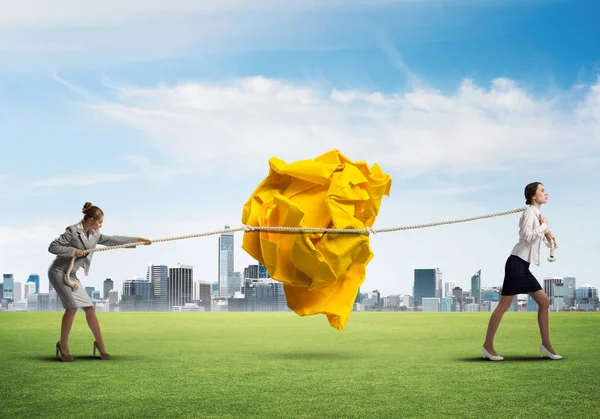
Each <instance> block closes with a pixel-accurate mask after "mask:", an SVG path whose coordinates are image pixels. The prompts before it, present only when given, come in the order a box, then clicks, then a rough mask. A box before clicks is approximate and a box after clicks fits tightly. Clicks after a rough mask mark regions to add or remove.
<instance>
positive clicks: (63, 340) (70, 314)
mask: <svg viewBox="0 0 600 419" xmlns="http://www.w3.org/2000/svg"><path fill="white" fill-rule="evenodd" d="M76 314H77V309H76V308H70V309H68V310H65V313H64V314H63V317H62V322H61V326H60V350H61V352H62V353H63V354H65V355H69V334H70V333H71V327H72V326H73V320H74V319H75V315H76Z"/></svg>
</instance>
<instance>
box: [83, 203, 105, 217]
mask: <svg viewBox="0 0 600 419" xmlns="http://www.w3.org/2000/svg"><path fill="white" fill-rule="evenodd" d="M81 212H83V219H84V220H89V219H90V218H93V219H94V220H97V219H98V218H100V217H102V216H103V215H104V212H103V211H102V210H101V209H100V208H98V207H97V206H95V205H92V203H91V202H86V203H85V204H84V205H83V209H82V210H81Z"/></svg>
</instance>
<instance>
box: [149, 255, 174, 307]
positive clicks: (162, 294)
mask: <svg viewBox="0 0 600 419" xmlns="http://www.w3.org/2000/svg"><path fill="white" fill-rule="evenodd" d="M146 279H147V280H148V281H150V282H151V283H152V300H153V305H154V311H169V268H168V267H167V265H150V266H148V271H147V272H146Z"/></svg>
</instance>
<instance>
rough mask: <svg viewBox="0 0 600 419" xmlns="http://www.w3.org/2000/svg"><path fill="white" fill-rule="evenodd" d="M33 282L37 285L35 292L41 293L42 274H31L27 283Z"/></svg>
mask: <svg viewBox="0 0 600 419" xmlns="http://www.w3.org/2000/svg"><path fill="white" fill-rule="evenodd" d="M29 283H32V284H34V285H35V291H34V292H35V293H36V294H39V293H40V276H39V275H38V274H31V275H29V278H27V284H29Z"/></svg>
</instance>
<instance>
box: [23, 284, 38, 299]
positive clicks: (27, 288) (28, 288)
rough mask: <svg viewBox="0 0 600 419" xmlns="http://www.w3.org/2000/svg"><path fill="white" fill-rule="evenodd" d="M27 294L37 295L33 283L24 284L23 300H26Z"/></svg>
mask: <svg viewBox="0 0 600 419" xmlns="http://www.w3.org/2000/svg"><path fill="white" fill-rule="evenodd" d="M29 294H38V293H37V292H35V283H33V282H27V283H25V296H24V297H23V299H24V300H27V296H28V295H29Z"/></svg>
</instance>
